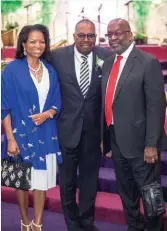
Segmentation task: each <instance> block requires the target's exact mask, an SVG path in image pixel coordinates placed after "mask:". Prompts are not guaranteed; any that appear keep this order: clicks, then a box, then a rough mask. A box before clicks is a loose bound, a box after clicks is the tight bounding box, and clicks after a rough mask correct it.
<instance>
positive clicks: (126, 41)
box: [106, 22, 133, 55]
mask: <svg viewBox="0 0 167 231" xmlns="http://www.w3.org/2000/svg"><path fill="white" fill-rule="evenodd" d="M106 36H107V37H108V40H109V45H110V47H111V48H112V51H113V52H114V53H116V54H118V55H121V54H122V53H123V52H124V51H125V50H126V49H127V48H128V47H129V45H130V44H131V43H132V40H133V35H132V32H131V31H130V29H129V28H128V27H127V25H126V24H123V23H121V22H111V23H110V24H109V25H108V28H107V34H106Z"/></svg>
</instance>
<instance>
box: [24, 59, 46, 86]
mask: <svg viewBox="0 0 167 231" xmlns="http://www.w3.org/2000/svg"><path fill="white" fill-rule="evenodd" d="M28 67H29V68H30V70H31V71H32V72H33V73H34V76H35V78H36V80H37V81H38V83H40V82H41V80H42V72H43V69H42V68H41V67H42V63H41V61H39V67H38V68H37V69H34V68H32V67H31V66H30V65H29V64H28Z"/></svg>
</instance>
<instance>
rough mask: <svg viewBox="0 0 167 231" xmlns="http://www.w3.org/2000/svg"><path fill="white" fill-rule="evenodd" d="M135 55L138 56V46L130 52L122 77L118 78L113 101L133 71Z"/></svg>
mask: <svg viewBox="0 0 167 231" xmlns="http://www.w3.org/2000/svg"><path fill="white" fill-rule="evenodd" d="M135 57H136V48H135V47H134V48H133V50H132V52H131V53H130V55H129V57H128V59H127V61H126V63H125V66H124V68H123V70H122V73H121V75H120V78H119V80H118V84H117V87H116V91H115V95H114V101H113V103H115V101H116V99H117V97H118V95H119V93H120V91H121V88H122V86H123V84H124V82H125V80H126V79H127V78H128V76H129V74H130V72H131V70H132V68H133V66H134V64H135Z"/></svg>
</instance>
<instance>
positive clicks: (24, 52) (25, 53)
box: [23, 48, 27, 56]
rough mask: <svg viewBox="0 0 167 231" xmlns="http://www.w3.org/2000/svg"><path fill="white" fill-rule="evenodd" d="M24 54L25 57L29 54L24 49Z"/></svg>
mask: <svg viewBox="0 0 167 231" xmlns="http://www.w3.org/2000/svg"><path fill="white" fill-rule="evenodd" d="M23 54H24V55H25V56H26V55H27V52H26V50H25V48H24V51H23Z"/></svg>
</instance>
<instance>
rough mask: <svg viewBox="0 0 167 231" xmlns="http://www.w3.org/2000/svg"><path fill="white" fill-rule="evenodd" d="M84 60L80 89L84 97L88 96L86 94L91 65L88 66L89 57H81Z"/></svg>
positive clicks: (81, 69)
mask: <svg viewBox="0 0 167 231" xmlns="http://www.w3.org/2000/svg"><path fill="white" fill-rule="evenodd" d="M81 58H82V60H83V61H82V63H81V68H80V84H79V85H80V89H81V92H82V94H83V96H84V97H85V96H86V93H87V91H88V88H89V65H88V60H87V58H88V57H87V56H83V55H82V56H81Z"/></svg>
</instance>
